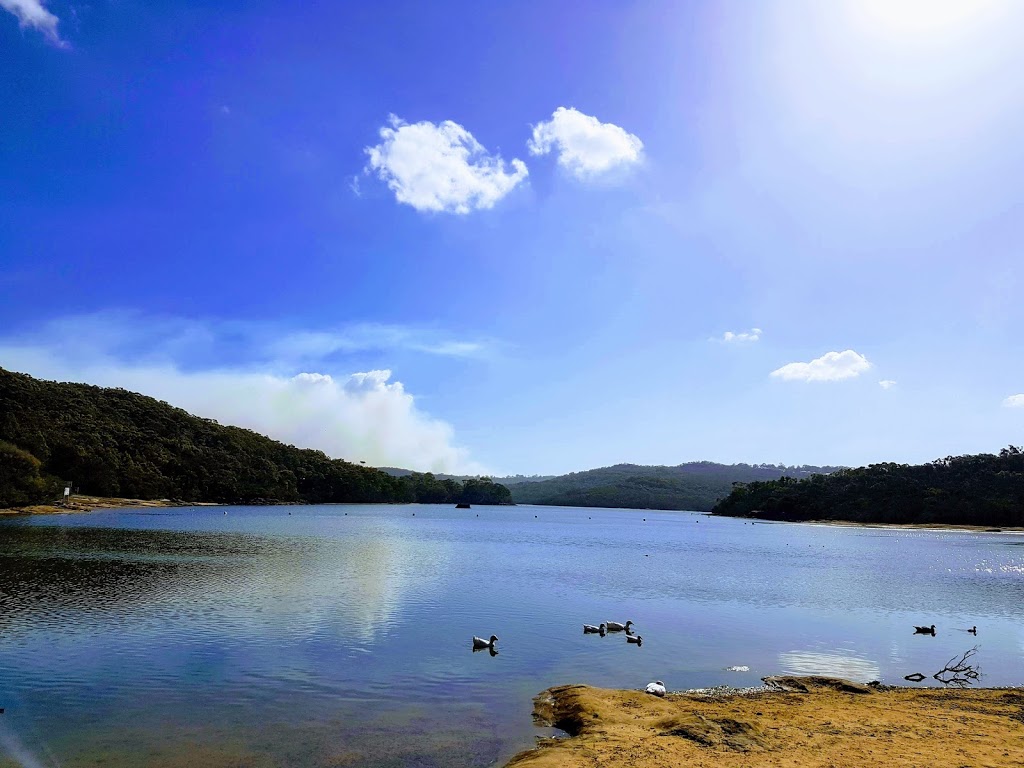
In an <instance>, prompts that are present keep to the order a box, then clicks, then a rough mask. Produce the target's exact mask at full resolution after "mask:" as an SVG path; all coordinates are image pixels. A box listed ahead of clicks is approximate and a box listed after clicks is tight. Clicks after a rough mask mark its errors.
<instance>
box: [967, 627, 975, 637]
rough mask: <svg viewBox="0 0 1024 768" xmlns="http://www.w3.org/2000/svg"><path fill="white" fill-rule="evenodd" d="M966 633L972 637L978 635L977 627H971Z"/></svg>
mask: <svg viewBox="0 0 1024 768" xmlns="http://www.w3.org/2000/svg"><path fill="white" fill-rule="evenodd" d="M967 631H968V632H970V633H971V634H972V635H976V634H978V628H977V627H971V628H970V629H968V630H967Z"/></svg>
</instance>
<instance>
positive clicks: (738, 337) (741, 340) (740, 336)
mask: <svg viewBox="0 0 1024 768" xmlns="http://www.w3.org/2000/svg"><path fill="white" fill-rule="evenodd" d="M761 333H762V331H761V329H760V328H751V329H750V330H749V331H740V332H739V333H733V332H732V331H726V332H725V333H723V334H722V336H721V337H720V338H716V339H712V341H721V342H724V343H725V344H748V343H751V342H754V341H760V340H761Z"/></svg>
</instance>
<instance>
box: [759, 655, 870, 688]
mask: <svg viewBox="0 0 1024 768" xmlns="http://www.w3.org/2000/svg"><path fill="white" fill-rule="evenodd" d="M779 668H780V669H781V670H782V671H783V672H786V673H788V674H791V675H826V676H828V677H844V678H846V679H847V680H853V681H855V682H859V683H867V682H870V681H871V680H877V679H878V678H879V676H880V673H879V670H878V665H877V664H875V663H874V662H873V661H869V660H868V659H861V658H858V657H856V656H846V655H843V654H841V653H821V652H818V651H787V652H786V653H780V654H779Z"/></svg>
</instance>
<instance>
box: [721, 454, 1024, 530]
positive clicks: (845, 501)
mask: <svg viewBox="0 0 1024 768" xmlns="http://www.w3.org/2000/svg"><path fill="white" fill-rule="evenodd" d="M714 514H716V515H728V516H733V517H754V518H758V519H764V520H792V521H799V520H849V521H853V522H861V523H901V524H907V523H928V524H936V525H984V526H999V527H1010V526H1024V450H1022V449H1021V448H1016V447H1014V446H1012V445H1011V446H1010V447H1008V448H1003V449H1002V450H1001V451H1000V452H999V454H998V455H993V454H987V453H984V454H979V455H977V456H947V457H946V458H944V459H938V460H936V461H933V462H931V463H930V464H920V465H911V464H872V465H871V466H868V467H861V468H859V469H844V470H841V471H838V472H834V473H832V474H830V475H818V476H814V477H809V478H804V479H802V480H793V479H788V478H784V479H781V480H774V481H768V482H753V483H749V484H746V485H738V486H736V488H735V489H733V491H732V493H730V494H729V496H728V497H726V498H725V499H723V500H722V501H721V502H719V503H718V504H717V505H716V506H715V509H714Z"/></svg>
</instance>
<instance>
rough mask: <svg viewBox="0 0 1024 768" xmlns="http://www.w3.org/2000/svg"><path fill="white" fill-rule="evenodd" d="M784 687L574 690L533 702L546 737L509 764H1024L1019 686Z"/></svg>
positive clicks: (953, 767)
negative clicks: (547, 729) (717, 692)
mask: <svg viewBox="0 0 1024 768" xmlns="http://www.w3.org/2000/svg"><path fill="white" fill-rule="evenodd" d="M776 679H778V680H782V681H783V682H784V683H786V685H787V688H789V690H788V691H765V692H757V693H748V694H732V695H721V696H706V695H699V694H692V693H691V694H670V695H668V696H666V697H665V698H663V699H661V698H657V697H655V696H651V695H649V694H646V693H642V692H639V691H615V690H608V689H603V688H590V687H588V686H581V685H570V686H562V687H558V688H551V689H549V690H547V691H545V692H544V693H542V694H541V695H540V696H538V697H537V699H535V701H534V707H535V711H534V715H535V717H536V718H537V720H538V722H541V723H544V724H553V725H555V726H557V727H559V728H562V729H563V730H565V731H567V732H568V733H569V734H570V735H571V738H567V739H545V740H543V742H541V744H540V746H539V747H538V748H537V749H534V750H530V751H528V752H523V753H521V754H519V755H517V756H516V757H514V758H513V759H512V761H511V762H510V763H508V766H509V768H511V766H515V768H555V767H556V766H557V767H558V768H574V767H575V766H587V767H588V768H594V767H595V766H612V765H616V766H621V765H628V766H632V767H634V768H646V767H647V766H650V768H654V766H659V767H661V766H679V767H682V766H694V767H696V768H730V767H732V766H748V767H749V766H780V767H791V768H797V767H798V766H799V768H808V767H811V768H813V767H814V766H822V767H823V768H824V767H825V766H843V767H846V766H850V767H853V766H894V767H896V768H910V766H914V768H921V767H922V766H927V768H961V766H972V767H976V766H977V767H980V766H1017V767H1018V768H1019V766H1021V765H1024V690H996V689H979V690H940V689H934V688H932V689H917V690H908V689H903V688H899V689H889V690H876V689H872V688H869V687H867V686H862V685H858V684H856V683H848V682H846V681H839V680H835V679H832V678H817V677H815V678H776Z"/></svg>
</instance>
